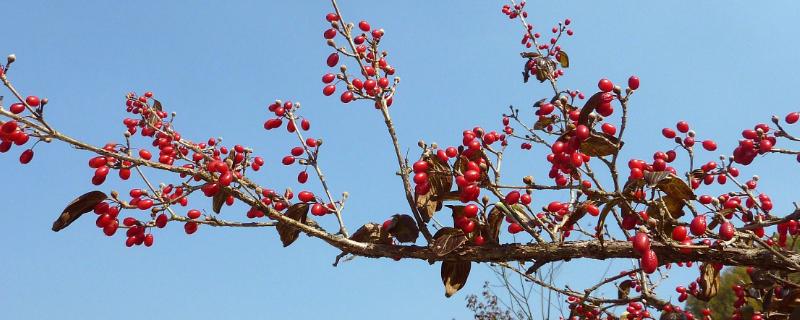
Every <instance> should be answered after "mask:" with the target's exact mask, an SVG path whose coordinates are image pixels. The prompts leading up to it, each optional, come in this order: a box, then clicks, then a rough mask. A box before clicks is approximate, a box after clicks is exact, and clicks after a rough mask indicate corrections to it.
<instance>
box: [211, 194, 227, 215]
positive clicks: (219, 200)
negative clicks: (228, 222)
mask: <svg viewBox="0 0 800 320" xmlns="http://www.w3.org/2000/svg"><path fill="white" fill-rule="evenodd" d="M227 199H228V192H227V191H225V190H219V191H217V194H215V195H214V197H213V198H211V210H214V212H215V213H219V212H220V211H221V210H222V205H224V204H225V200H227Z"/></svg>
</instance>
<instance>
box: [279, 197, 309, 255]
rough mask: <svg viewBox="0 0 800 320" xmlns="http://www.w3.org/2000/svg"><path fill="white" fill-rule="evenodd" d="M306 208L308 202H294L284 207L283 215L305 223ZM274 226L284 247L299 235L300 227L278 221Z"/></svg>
mask: <svg viewBox="0 0 800 320" xmlns="http://www.w3.org/2000/svg"><path fill="white" fill-rule="evenodd" d="M308 208H309V205H308V203H295V204H293V205H291V206H290V207H289V208H288V209H286V212H285V213H284V214H283V215H284V216H285V217H287V218H289V219H292V220H295V221H298V222H300V223H303V224H305V223H306V217H308ZM275 228H276V229H277V230H278V235H279V236H280V238H281V242H282V243H283V246H284V247H288V246H289V245H290V244H292V243H293V242H294V241H295V240H297V238H298V237H299V236H300V229H297V228H295V227H292V226H290V225H289V224H286V223H283V222H280V221H279V222H278V225H276V226H275Z"/></svg>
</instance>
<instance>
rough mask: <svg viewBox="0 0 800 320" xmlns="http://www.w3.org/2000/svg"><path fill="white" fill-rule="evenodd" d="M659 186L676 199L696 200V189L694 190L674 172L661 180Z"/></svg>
mask: <svg viewBox="0 0 800 320" xmlns="http://www.w3.org/2000/svg"><path fill="white" fill-rule="evenodd" d="M657 187H658V189H660V190H661V191H664V193H666V194H667V195H669V196H670V197H673V198H675V199H681V200H694V199H695V197H696V196H695V195H694V191H692V187H690V186H689V185H688V184H686V182H685V181H683V180H681V178H678V176H676V175H674V174H669V176H668V177H666V178H664V179H662V180H661V181H659V182H658V185H657Z"/></svg>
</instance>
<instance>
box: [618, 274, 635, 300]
mask: <svg viewBox="0 0 800 320" xmlns="http://www.w3.org/2000/svg"><path fill="white" fill-rule="evenodd" d="M631 286H633V280H630V279H629V280H625V281H622V282H620V283H619V285H618V286H617V298H618V299H628V293H629V292H630V291H631Z"/></svg>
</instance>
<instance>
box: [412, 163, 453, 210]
mask: <svg viewBox="0 0 800 320" xmlns="http://www.w3.org/2000/svg"><path fill="white" fill-rule="evenodd" d="M425 161H426V162H428V165H429V167H430V169H429V170H428V183H430V190H429V191H428V193H426V194H423V195H419V194H418V195H415V203H416V206H417V210H418V211H419V213H420V214H421V215H422V220H423V221H425V222H428V221H430V220H431V218H432V217H433V214H434V213H436V212H437V211H439V210H442V201H443V200H444V198H445V197H446V196H447V195H448V193H449V192H450V188H452V186H453V172H452V170H451V169H450V164H448V163H447V162H444V161H442V160H441V159H439V157H436V156H428V157H426V158H425Z"/></svg>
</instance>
